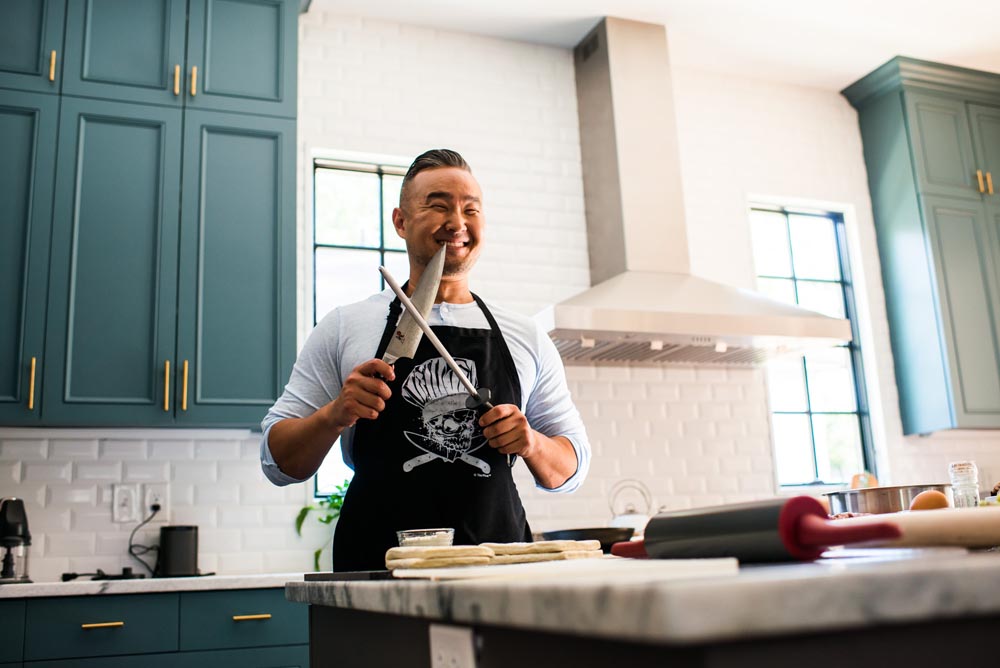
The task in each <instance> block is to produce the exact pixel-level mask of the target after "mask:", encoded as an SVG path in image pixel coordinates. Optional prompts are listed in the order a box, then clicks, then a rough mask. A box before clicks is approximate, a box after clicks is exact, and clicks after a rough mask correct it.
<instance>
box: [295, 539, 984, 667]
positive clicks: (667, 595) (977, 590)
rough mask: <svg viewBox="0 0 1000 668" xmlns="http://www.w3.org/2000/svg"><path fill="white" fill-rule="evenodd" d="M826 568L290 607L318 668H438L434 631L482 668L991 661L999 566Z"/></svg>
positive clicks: (510, 585)
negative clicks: (453, 639) (299, 617)
mask: <svg viewBox="0 0 1000 668" xmlns="http://www.w3.org/2000/svg"><path fill="white" fill-rule="evenodd" d="M827 554H828V555H830V556H829V557H828V558H824V559H820V560H818V561H816V562H814V563H802V564H781V565H768V566H744V567H741V568H739V570H738V571H737V572H732V573H722V574H717V575H702V576H696V577H676V578H671V577H662V576H654V575H652V574H650V575H649V576H648V577H638V576H636V575H634V574H631V575H628V574H623V575H621V576H615V575H606V576H603V577H600V578H594V579H592V580H590V581H587V580H585V579H581V578H579V577H573V578H569V579H561V578H559V577H551V578H547V579H546V578H537V577H536V578H528V579H523V580H518V579H516V578H497V579H482V580H453V581H426V580H406V581H401V580H388V581H368V582H363V581H353V582H336V581H331V582H324V581H306V582H293V583H289V584H288V585H287V586H286V596H287V597H288V599H289V600H291V601H296V602H301V603H308V604H310V645H311V646H310V662H311V663H310V665H311V666H313V668H320V667H322V666H334V665H336V666H338V668H350V667H352V666H377V665H400V666H403V665H405V666H431V665H432V664H431V653H432V647H431V642H430V628H431V627H432V626H433V625H441V624H443V625H449V626H453V627H459V628H463V629H470V630H471V641H468V640H467V641H466V643H467V644H469V643H471V645H472V647H473V648H474V653H475V656H476V663H475V664H474V665H475V666H477V667H478V668H494V667H500V666H505V667H507V668H510V667H511V666H536V665H539V666H542V665H544V666H546V667H547V668H548V667H556V666H567V667H569V666H574V667H579V666H598V665H600V666H607V665H612V664H614V663H629V664H630V665H640V666H642V665H649V666H652V665H671V666H716V665H729V664H733V665H740V666H757V665H761V666H765V665H766V666H772V667H776V666H793V665H794V666H802V665H804V664H809V665H811V666H837V667H838V668H842V667H843V666H845V665H850V666H859V665H878V666H881V667H884V666H886V665H889V662H891V664H892V665H907V666H914V665H917V666H920V665H932V664H933V665H938V664H939V663H940V662H941V661H948V662H955V661H962V660H979V661H987V660H992V659H993V658H994V657H995V655H996V650H995V648H994V647H993V645H992V642H991V640H992V638H993V637H994V636H995V634H996V630H997V629H998V628H1000V554H998V553H996V552H985V553H972V554H969V553H966V552H965V551H964V550H960V549H944V548H942V549H937V550H881V551H878V550H867V551H863V550H852V551H847V550H843V551H840V552H830V553H827ZM834 555H836V556H834ZM467 636H468V634H467ZM439 650H440V645H439V644H438V645H436V646H435V648H434V650H433V651H435V652H438V651H439ZM459 665H461V664H459ZM968 665H974V664H968Z"/></svg>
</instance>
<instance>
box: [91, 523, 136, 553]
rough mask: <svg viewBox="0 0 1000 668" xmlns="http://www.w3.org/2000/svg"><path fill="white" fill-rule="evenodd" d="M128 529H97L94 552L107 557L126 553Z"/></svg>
mask: <svg viewBox="0 0 1000 668" xmlns="http://www.w3.org/2000/svg"><path fill="white" fill-rule="evenodd" d="M129 531H131V529H130V530H129ZM129 531H98V532H97V533H96V534H95V536H96V538H95V542H94V554H95V555H96V556H108V557H121V556H124V555H126V554H128V537H129Z"/></svg>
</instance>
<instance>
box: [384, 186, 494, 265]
mask: <svg viewBox="0 0 1000 668" xmlns="http://www.w3.org/2000/svg"><path fill="white" fill-rule="evenodd" d="M482 199H483V195H482V192H481V191H480V189H479V184H478V183H477V182H476V179H475V178H474V177H473V176H472V174H470V173H469V172H467V171H465V170H464V169H459V168H457V167H438V168H435V169H425V170H424V171H422V172H420V173H419V174H417V175H416V176H415V177H414V178H413V180H412V181H411V182H410V184H409V185H408V187H407V191H406V193H405V197H404V199H403V201H402V202H400V205H401V206H400V208H397V209H394V210H393V212H392V222H393V224H394V225H395V227H396V233H397V234H399V236H401V237H402V238H404V239H406V251H407V253H409V256H410V262H411V263H413V262H416V263H417V264H418V265H419V266H421V267H426V266H427V263H428V262H430V259H431V258H432V257H434V254H435V253H437V251H438V249H439V248H440V247H441V244H442V243H447V244H448V251H447V255H446V256H445V262H444V275H445V276H452V277H455V276H461V275H464V274H467V273H468V272H469V270H470V269H472V266H473V265H474V264H475V263H476V260H477V259H478V258H479V252H480V244H481V242H482V239H483V227H484V223H485V220H484V218H483V214H482Z"/></svg>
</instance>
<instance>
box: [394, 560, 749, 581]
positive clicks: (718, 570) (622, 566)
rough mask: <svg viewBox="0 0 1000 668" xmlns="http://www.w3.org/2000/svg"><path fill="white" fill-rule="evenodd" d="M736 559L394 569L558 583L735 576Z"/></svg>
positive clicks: (425, 575)
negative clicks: (606, 578)
mask: <svg viewBox="0 0 1000 668" xmlns="http://www.w3.org/2000/svg"><path fill="white" fill-rule="evenodd" d="M738 571H739V562H737V561H736V559H732V558H725V559H624V558H621V557H613V556H611V555H606V556H604V557H601V558H599V559H571V560H568V561H543V562H538V563H533V564H496V565H493V566H456V567H452V568H412V569H396V570H394V571H393V572H392V574H393V576H395V577H397V578H408V579H423V580H486V579H489V580H498V581H529V580H554V581H558V582H564V581H572V580H576V579H581V580H582V579H586V580H590V581H593V579H594V577H608V578H613V579H614V581H615V582H622V581H626V582H628V581H648V580H664V579H676V578H694V577H705V576H718V575H736V573H737V572H738Z"/></svg>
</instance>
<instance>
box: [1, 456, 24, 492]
mask: <svg viewBox="0 0 1000 668" xmlns="http://www.w3.org/2000/svg"><path fill="white" fill-rule="evenodd" d="M19 482H21V462H4V461H0V486H2V488H3V489H6V488H7V485H13V484H15V483H19Z"/></svg>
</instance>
